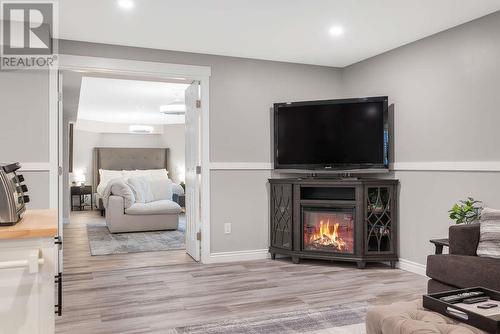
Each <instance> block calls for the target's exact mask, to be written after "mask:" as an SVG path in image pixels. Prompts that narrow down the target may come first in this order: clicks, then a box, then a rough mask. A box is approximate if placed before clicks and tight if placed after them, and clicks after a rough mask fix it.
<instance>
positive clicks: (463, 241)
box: [449, 223, 480, 256]
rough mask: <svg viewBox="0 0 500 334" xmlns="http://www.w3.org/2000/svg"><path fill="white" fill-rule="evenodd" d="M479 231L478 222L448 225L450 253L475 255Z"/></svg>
mask: <svg viewBox="0 0 500 334" xmlns="http://www.w3.org/2000/svg"><path fill="white" fill-rule="evenodd" d="M479 232H480V224H479V223H474V224H460V225H453V226H450V229H449V239H450V254H454V255H469V256H477V254H476V250H477V245H478V244H479Z"/></svg>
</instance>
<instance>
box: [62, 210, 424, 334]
mask: <svg viewBox="0 0 500 334" xmlns="http://www.w3.org/2000/svg"><path fill="white" fill-rule="evenodd" d="M100 219H101V218H100V217H99V216H98V214H97V213H93V212H87V213H79V214H77V215H75V216H74V217H73V219H72V222H71V224H69V225H68V226H67V227H65V230H64V236H65V246H64V266H65V269H64V270H65V273H64V293H63V297H64V309H63V310H64V311H63V316H62V317H60V318H58V320H57V322H56V332H57V333H71V334H79V333H86V334H87V333H167V334H168V333H176V332H175V328H176V327H180V326H186V325H192V324H199V323H208V322H214V321H220V320H224V319H239V318H245V317H247V316H250V315H256V314H263V313H265V314H269V313H275V314H279V313H282V312H284V311H292V310H300V309H314V308H319V307H324V306H329V305H335V304H342V303H351V302H357V301H360V302H362V301H366V302H368V303H370V304H387V303H391V302H394V301H398V300H412V299H416V298H419V297H420V296H421V295H422V294H423V293H425V289H426V281H427V280H426V278H425V277H422V276H418V275H415V274H412V273H409V272H405V271H401V270H397V269H396V270H393V269H389V268H388V267H384V266H368V267H367V269H364V270H358V269H356V266H355V265H351V264H338V263H330V262H316V261H304V262H303V263H301V264H299V265H294V264H292V263H291V261H290V260H289V259H280V260H276V261H272V260H262V261H251V262H241V263H231V264H216V265H201V264H198V263H195V262H193V261H192V260H191V259H190V257H189V256H188V255H186V254H185V252H184V251H167V252H150V253H135V254H121V255H107V256H90V252H89V249H88V241H87V236H86V228H85V226H86V224H88V223H95V222H97V221H98V220H100Z"/></svg>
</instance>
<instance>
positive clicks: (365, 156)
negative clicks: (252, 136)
mask: <svg viewBox="0 0 500 334" xmlns="http://www.w3.org/2000/svg"><path fill="white" fill-rule="evenodd" d="M273 118H274V121H273V122H274V168H275V169H293V170H296V169H300V170H314V171H321V170H324V171H339V172H341V171H346V172H350V171H356V170H360V171H361V170H364V171H369V170H375V169H377V170H382V169H383V170H388V168H389V158H388V156H389V152H388V151H389V124H388V122H389V121H388V97H387V96H379V97H369V98H356V99H342V100H327V101H308V102H292V103H276V104H274V117H273Z"/></svg>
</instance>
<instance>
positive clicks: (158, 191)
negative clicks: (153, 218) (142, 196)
mask: <svg viewBox="0 0 500 334" xmlns="http://www.w3.org/2000/svg"><path fill="white" fill-rule="evenodd" d="M149 185H150V187H151V192H152V193H153V198H154V200H155V201H160V200H165V199H168V200H170V201H171V200H172V195H173V191H172V180H170V179H165V178H157V179H153V180H150V181H149Z"/></svg>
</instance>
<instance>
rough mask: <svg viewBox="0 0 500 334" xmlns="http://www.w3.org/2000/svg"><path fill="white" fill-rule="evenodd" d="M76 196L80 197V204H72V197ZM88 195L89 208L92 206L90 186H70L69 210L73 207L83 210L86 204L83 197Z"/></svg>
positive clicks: (92, 196) (91, 208) (92, 195)
mask: <svg viewBox="0 0 500 334" xmlns="http://www.w3.org/2000/svg"><path fill="white" fill-rule="evenodd" d="M75 196H78V197H79V198H80V205H73V197H75ZM87 196H90V210H93V208H94V194H93V191H92V186H72V187H71V195H70V204H71V211H73V210H74V208H79V210H80V211H83V210H85V207H86V206H89V205H88V204H85V198H86V197H87Z"/></svg>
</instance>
